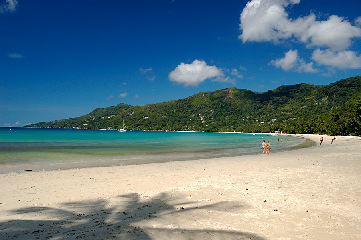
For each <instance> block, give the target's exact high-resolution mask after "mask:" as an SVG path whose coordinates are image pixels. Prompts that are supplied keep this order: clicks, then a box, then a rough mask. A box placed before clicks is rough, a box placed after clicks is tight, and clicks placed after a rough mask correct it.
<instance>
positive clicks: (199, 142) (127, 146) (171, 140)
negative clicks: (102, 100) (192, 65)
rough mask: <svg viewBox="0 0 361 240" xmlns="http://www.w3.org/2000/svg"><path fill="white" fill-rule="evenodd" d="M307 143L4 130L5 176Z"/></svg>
mask: <svg viewBox="0 0 361 240" xmlns="http://www.w3.org/2000/svg"><path fill="white" fill-rule="evenodd" d="M263 140H266V141H270V143H271V147H272V150H271V153H272V152H275V151H283V150H287V149H289V148H294V147H297V146H299V145H300V144H304V142H305V140H304V139H303V138H298V137H292V136H285V135H280V136H278V135H271V134H270V135H268V134H240V133H202V132H157V131H127V132H118V131H106V130H105V131H102V130H77V129H38V128H0V173H7V172H20V171H41V170H57V169H70V168H83V167H98V166H115V165H129V164H146V163H153V162H167V161H184V160H195V159H209V158H216V157H224V156H239V155H245V154H259V153H261V143H262V141H263Z"/></svg>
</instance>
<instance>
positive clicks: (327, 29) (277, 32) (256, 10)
mask: <svg viewBox="0 0 361 240" xmlns="http://www.w3.org/2000/svg"><path fill="white" fill-rule="evenodd" d="M299 3H300V0H251V1H249V2H248V3H247V5H246V7H245V8H244V9H243V11H242V13H241V16H240V30H241V35H240V36H239V39H242V40H243V43H246V42H248V41H255V42H262V41H272V42H275V43H279V42H280V41H281V40H286V39H293V40H298V41H299V42H301V43H304V44H305V45H306V46H307V47H308V48H312V47H317V48H325V49H326V50H325V51H323V52H322V51H321V50H315V52H314V54H313V60H315V61H317V63H318V64H322V65H326V66H333V67H338V68H345V67H344V66H343V65H344V63H341V62H340V63H339V64H337V63H333V64H331V63H329V62H330V61H331V60H332V59H329V60H328V61H325V60H326V59H323V56H326V55H327V56H330V57H333V59H342V58H346V59H350V58H352V59H356V60H357V59H358V57H357V56H356V53H354V52H350V51H346V50H347V49H348V48H349V47H351V45H352V40H353V39H354V38H360V37H361V17H358V18H356V19H355V21H354V23H355V25H352V24H351V23H350V22H349V21H347V20H345V19H344V18H342V17H339V16H336V15H332V16H330V17H329V18H328V19H327V20H324V21H319V20H317V19H316V16H315V15H314V14H310V15H308V16H305V17H298V18H296V19H291V18H290V17H289V16H288V13H287V11H286V10H287V7H289V6H292V5H295V4H299ZM320 51H321V52H320ZM352 54H353V55H352ZM296 55H297V53H295V52H294V51H289V52H288V54H286V56H285V57H284V58H282V59H278V60H274V61H273V62H272V64H273V65H275V66H278V67H281V68H282V69H284V70H286V71H288V70H290V69H293V68H295V65H298V71H306V72H314V71H315V69H314V68H313V64H312V63H305V62H302V61H303V60H302V61H300V60H299V59H297V58H296V57H297V56H296ZM326 63H327V64H326ZM352 66H353V67H352V68H355V67H354V66H358V62H357V61H356V63H354V64H352Z"/></svg>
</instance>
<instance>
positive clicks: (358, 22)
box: [355, 17, 361, 27]
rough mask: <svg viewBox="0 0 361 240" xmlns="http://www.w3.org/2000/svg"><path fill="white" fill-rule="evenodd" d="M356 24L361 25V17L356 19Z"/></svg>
mask: <svg viewBox="0 0 361 240" xmlns="http://www.w3.org/2000/svg"><path fill="white" fill-rule="evenodd" d="M355 24H356V26H358V27H361V17H358V18H356V19H355Z"/></svg>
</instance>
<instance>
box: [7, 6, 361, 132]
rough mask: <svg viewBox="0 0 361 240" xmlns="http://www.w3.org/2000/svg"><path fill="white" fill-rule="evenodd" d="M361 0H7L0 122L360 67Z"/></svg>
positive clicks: (324, 77) (258, 87)
mask: <svg viewBox="0 0 361 240" xmlns="http://www.w3.org/2000/svg"><path fill="white" fill-rule="evenodd" d="M360 9H361V0H343V1H324V0H237V1H236V0H0V127H9V126H12V127H14V126H24V125H26V124H29V123H37V122H43V121H53V120H57V119H66V118H71V117H78V116H82V115H84V114H87V113H89V112H90V111H92V110H94V109H95V108H103V107H109V106H113V105H117V104H119V103H126V104H130V105H139V106H143V105H146V104H152V103H160V102H167V101H171V100H177V99H182V98H186V97H188V96H191V95H193V94H196V93H199V92H206V91H214V90H219V89H224V88H230V87H236V88H239V89H248V90H252V91H255V92H266V91H268V90H273V89H275V88H277V87H279V86H281V85H293V84H299V83H308V84H316V85H326V84H330V83H333V82H336V81H338V80H340V79H344V78H348V77H354V76H358V75H361V11H360Z"/></svg>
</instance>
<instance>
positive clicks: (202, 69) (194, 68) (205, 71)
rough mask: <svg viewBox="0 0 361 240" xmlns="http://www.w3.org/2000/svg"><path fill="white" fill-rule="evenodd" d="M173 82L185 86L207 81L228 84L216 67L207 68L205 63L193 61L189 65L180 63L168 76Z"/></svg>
mask: <svg viewBox="0 0 361 240" xmlns="http://www.w3.org/2000/svg"><path fill="white" fill-rule="evenodd" d="M169 79H170V80H171V81H173V82H176V83H179V84H184V85H186V86H198V85H199V84H200V83H202V82H203V81H205V80H207V79H214V80H215V81H220V82H230V81H231V80H230V79H229V78H224V73H223V71H222V70H221V69H219V68H217V67H216V66H208V65H207V63H206V62H205V61H203V60H202V61H200V60H197V59H196V60H194V61H193V63H191V64H185V63H181V64H179V65H178V66H177V67H176V69H174V70H173V71H172V72H171V73H170V74H169Z"/></svg>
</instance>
